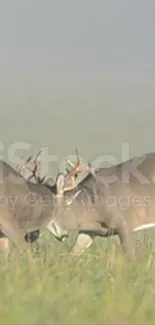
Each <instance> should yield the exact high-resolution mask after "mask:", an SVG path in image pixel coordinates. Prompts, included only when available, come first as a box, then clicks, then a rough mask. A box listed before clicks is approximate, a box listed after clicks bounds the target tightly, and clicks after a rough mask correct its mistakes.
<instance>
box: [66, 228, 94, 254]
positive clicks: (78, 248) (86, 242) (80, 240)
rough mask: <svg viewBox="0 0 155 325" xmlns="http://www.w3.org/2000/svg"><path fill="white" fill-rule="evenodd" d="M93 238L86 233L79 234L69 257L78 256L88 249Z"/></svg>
mask: <svg viewBox="0 0 155 325" xmlns="http://www.w3.org/2000/svg"><path fill="white" fill-rule="evenodd" d="M93 238H94V236H93V235H92V234H91V235H90V234H88V233H82V232H81V233H79V235H78V237H77V240H76V242H75V244H74V246H73V247H72V249H71V251H70V255H75V256H80V255H81V254H82V253H83V252H84V251H85V250H86V249H87V248H88V247H90V246H91V244H92V242H93Z"/></svg>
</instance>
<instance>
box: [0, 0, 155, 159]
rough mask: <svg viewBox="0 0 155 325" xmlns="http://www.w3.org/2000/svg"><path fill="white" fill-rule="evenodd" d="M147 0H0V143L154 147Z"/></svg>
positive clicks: (96, 150)
mask: <svg viewBox="0 0 155 325" xmlns="http://www.w3.org/2000/svg"><path fill="white" fill-rule="evenodd" d="M154 12H155V2H154V1H153V0H150V1H149V2H146V1H144V0H141V1H140V0H137V1H136V2H134V1H132V0H131V1H130V2H127V1H123V0H118V1H117V2H115V1H114V0H113V1H109V2H108V1H102V0H98V1H97V2H95V1H94V0H84V1H82V0H79V1H76V0H72V1H71V0H65V1H62V0H57V1H54V0H52V1H50V0H46V1H41V0H38V1H36V0H33V2H30V1H29V0H28V1H19V0H14V1H12V2H11V1H8V0H6V1H4V0H3V1H1V10H0V69H1V74H0V89H1V92H0V94H1V96H0V108H1V111H0V112H1V118H0V143H4V146H5V150H4V151H5V158H6V159H7V148H8V146H9V145H10V144H12V143H13V142H16V141H17V142H18V141H19V142H21V141H24V142H27V143H31V144H32V150H31V152H34V153H35V152H36V151H37V150H39V148H40V147H42V146H48V147H49V152H50V154H57V155H58V157H59V158H60V159H61V157H63V156H66V155H70V154H74V152H75V147H78V148H79V151H80V152H81V154H82V155H83V156H84V157H86V159H89V160H92V159H94V157H96V156H98V155H102V154H114V155H116V157H117V158H118V159H120V158H121V152H120V150H121V145H122V142H128V143H129V146H130V151H131V155H135V154H139V153H141V152H142V153H143V152H148V151H154V150H155V144H154V140H155V130H154V129H155V128H154V119H155V110H154V105H155V95H154V93H155V92H154V91H155V43H154V42H153V39H154V30H155V20H154Z"/></svg>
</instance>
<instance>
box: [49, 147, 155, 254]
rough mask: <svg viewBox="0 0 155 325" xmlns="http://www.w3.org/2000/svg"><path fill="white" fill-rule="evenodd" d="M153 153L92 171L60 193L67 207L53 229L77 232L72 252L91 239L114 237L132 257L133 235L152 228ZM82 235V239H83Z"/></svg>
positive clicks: (154, 219) (154, 203) (154, 198)
mask: <svg viewBox="0 0 155 325" xmlns="http://www.w3.org/2000/svg"><path fill="white" fill-rule="evenodd" d="M154 176H155V153H147V154H145V155H142V156H141V157H134V158H132V159H131V160H129V161H126V162H123V163H120V164H118V165H116V166H112V167H109V168H99V169H96V170H95V177H94V176H93V175H91V174H88V175H87V176H86V177H85V178H84V179H83V180H82V181H81V182H80V183H79V185H78V186H77V187H76V188H75V189H74V190H73V191H70V192H65V193H64V198H63V200H64V202H65V204H67V207H66V208H65V209H64V212H63V216H62V214H61V215H60V214H59V215H56V216H55V217H54V220H53V222H54V224H55V227H57V226H58V227H59V233H60V228H61V229H62V230H63V231H64V230H66V231H72V230H77V231H78V233H79V236H78V239H77V242H76V244H75V245H74V247H73V249H72V252H73V253H75V254H76V253H77V254H78V255H80V254H81V253H82V252H83V251H84V250H85V248H87V247H89V246H90V245H91V243H92V240H93V238H94V237H95V236H97V235H99V236H103V237H107V236H108V235H112V234H114V235H116V234H117V235H118V236H119V239H120V243H121V244H122V247H123V249H124V252H125V253H126V254H127V255H128V256H130V257H131V256H134V241H133V232H135V231H138V230H142V229H146V228H149V227H154V226H155V177H154ZM84 235H85V237H84ZM80 238H81V240H80Z"/></svg>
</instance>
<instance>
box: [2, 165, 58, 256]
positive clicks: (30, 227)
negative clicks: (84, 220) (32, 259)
mask: <svg viewBox="0 0 155 325" xmlns="http://www.w3.org/2000/svg"><path fill="white" fill-rule="evenodd" d="M55 203H56V201H55V195H54V194H53V193H52V191H51V190H50V189H49V188H48V187H46V186H45V185H43V184H33V183H31V182H29V181H26V180H25V179H24V178H23V177H22V176H20V175H19V173H17V172H16V171H15V170H14V169H13V168H12V167H11V166H10V165H8V164H7V163H5V162H3V161H0V229H1V231H2V232H3V233H4V234H5V235H6V236H7V237H8V238H10V239H11V240H12V241H13V242H14V243H15V244H17V245H19V246H20V247H21V248H22V249H23V250H25V249H26V248H27V243H26V241H25V239H24V235H25V233H30V232H33V231H35V230H38V229H41V228H47V229H49V228H48V225H49V224H50V221H51V219H52V213H54V209H55Z"/></svg>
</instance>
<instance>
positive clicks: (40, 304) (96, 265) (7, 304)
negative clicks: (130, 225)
mask: <svg viewBox="0 0 155 325" xmlns="http://www.w3.org/2000/svg"><path fill="white" fill-rule="evenodd" d="M154 238H155V236H154V233H153V232H149V231H148V232H147V233H145V234H143V233H142V234H141V235H140V236H139V235H138V237H137V260H136V262H134V263H132V264H127V263H125V262H124V259H123V258H122V255H121V249H120V245H119V243H118V241H117V239H110V240H106V239H100V238H98V239H96V240H95V242H94V244H93V245H92V247H90V248H89V249H88V250H87V252H85V254H83V256H81V258H80V259H78V260H75V259H73V258H71V257H68V256H67V255H65V254H64V255H63V253H67V250H68V248H69V246H70V245H71V243H72V240H73V238H71V239H70V240H69V242H68V243H66V244H62V243H59V242H57V240H55V239H54V238H53V236H52V235H51V234H48V233H44V234H43V235H42V236H41V238H40V240H39V242H40V245H41V256H39V257H35V269H34V271H33V273H30V271H29V268H28V260H27V255H21V254H20V252H19V250H18V249H17V248H12V252H11V254H10V260H9V261H8V262H7V263H4V259H3V258H2V257H1V261H0V267H1V272H0V324H3V325H4V324H9V325H12V324H15V325H18V324H20V325H23V324H84V325H87V324H95V325H97V324H155V307H154V304H155V257H154V251H155V240H154Z"/></svg>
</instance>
